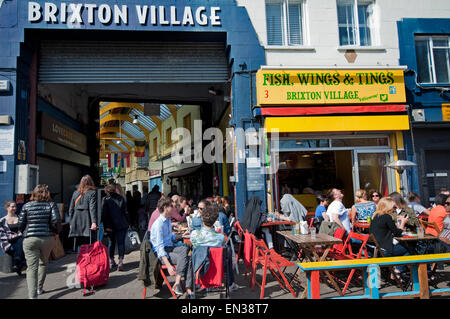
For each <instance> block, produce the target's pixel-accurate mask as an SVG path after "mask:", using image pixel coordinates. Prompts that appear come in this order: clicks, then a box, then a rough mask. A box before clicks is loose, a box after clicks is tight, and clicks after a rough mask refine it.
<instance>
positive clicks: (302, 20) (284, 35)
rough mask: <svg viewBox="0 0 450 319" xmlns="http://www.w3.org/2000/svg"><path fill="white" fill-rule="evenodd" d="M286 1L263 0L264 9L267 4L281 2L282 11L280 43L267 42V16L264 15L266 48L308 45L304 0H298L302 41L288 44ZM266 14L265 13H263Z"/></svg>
mask: <svg viewBox="0 0 450 319" xmlns="http://www.w3.org/2000/svg"><path fill="white" fill-rule="evenodd" d="M288 1H289V0H265V1H264V10H266V5H267V4H277V3H278V4H281V5H282V12H283V19H282V20H283V21H282V22H283V28H282V39H281V40H282V44H281V45H274V44H269V39H268V38H267V17H266V47H268V48H304V47H306V46H307V45H308V32H307V29H306V26H307V23H306V10H305V9H306V4H305V2H306V1H305V0H299V1H298V2H299V4H300V9H301V16H300V26H301V36H302V43H301V44H289V38H290V37H289V30H290V28H289V27H288V26H289V12H288ZM265 14H266V13H265Z"/></svg>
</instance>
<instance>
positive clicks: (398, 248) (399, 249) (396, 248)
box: [385, 244, 410, 272]
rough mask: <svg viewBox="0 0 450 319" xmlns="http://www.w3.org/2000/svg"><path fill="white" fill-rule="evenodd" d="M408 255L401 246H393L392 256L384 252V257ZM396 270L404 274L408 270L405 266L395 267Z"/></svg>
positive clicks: (406, 250)
mask: <svg viewBox="0 0 450 319" xmlns="http://www.w3.org/2000/svg"><path fill="white" fill-rule="evenodd" d="M409 255H410V253H409V252H408V249H406V248H405V247H404V246H403V245H401V244H397V245H394V248H393V249H392V254H391V253H389V252H387V251H386V252H385V256H386V257H394V256H409ZM397 269H398V270H399V271H401V272H405V271H407V270H408V267H406V266H397Z"/></svg>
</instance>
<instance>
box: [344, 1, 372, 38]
mask: <svg viewBox="0 0 450 319" xmlns="http://www.w3.org/2000/svg"><path fill="white" fill-rule="evenodd" d="M373 9H374V2H373V1H369V0H337V13H338V27H339V43H340V45H355V46H371V45H373V42H374V41H373V37H374V34H373V33H374V21H373V19H374V18H373ZM356 21H357V22H356Z"/></svg>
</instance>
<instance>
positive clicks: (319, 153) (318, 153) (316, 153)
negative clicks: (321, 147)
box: [313, 152, 323, 155]
mask: <svg viewBox="0 0 450 319" xmlns="http://www.w3.org/2000/svg"><path fill="white" fill-rule="evenodd" d="M313 154H314V155H321V154H323V152H314V153H313Z"/></svg>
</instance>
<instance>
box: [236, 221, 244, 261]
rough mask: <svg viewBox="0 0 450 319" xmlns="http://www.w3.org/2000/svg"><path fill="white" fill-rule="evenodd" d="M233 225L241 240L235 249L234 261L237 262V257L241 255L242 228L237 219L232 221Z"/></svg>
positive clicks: (242, 244)
mask: <svg viewBox="0 0 450 319" xmlns="http://www.w3.org/2000/svg"><path fill="white" fill-rule="evenodd" d="M234 226H235V227H236V230H237V232H238V236H239V239H240V240H241V242H240V243H239V245H238V250H237V251H236V261H237V262H239V257H241V256H242V248H243V247H244V230H243V229H242V226H241V224H240V223H239V221H237V220H236V221H235V222H234Z"/></svg>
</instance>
